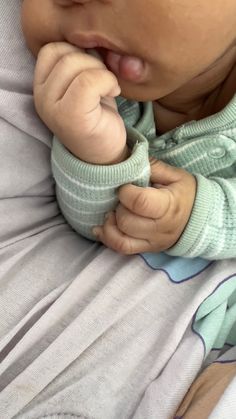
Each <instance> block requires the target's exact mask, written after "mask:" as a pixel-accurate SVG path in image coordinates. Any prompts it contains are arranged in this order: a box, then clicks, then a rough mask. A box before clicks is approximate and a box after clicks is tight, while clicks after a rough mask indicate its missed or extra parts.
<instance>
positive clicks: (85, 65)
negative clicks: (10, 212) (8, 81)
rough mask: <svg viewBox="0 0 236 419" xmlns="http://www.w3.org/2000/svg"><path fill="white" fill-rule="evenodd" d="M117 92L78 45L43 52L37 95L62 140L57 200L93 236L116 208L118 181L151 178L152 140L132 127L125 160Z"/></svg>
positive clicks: (56, 156) (56, 161) (57, 149)
mask: <svg viewBox="0 0 236 419" xmlns="http://www.w3.org/2000/svg"><path fill="white" fill-rule="evenodd" d="M118 93H119V86H118V84H117V80H116V78H115V77H114V75H113V74H112V73H111V72H109V71H108V70H107V69H106V67H105V66H104V64H103V63H101V62H100V61H99V60H98V59H96V58H94V57H91V56H89V55H87V54H85V53H84V52H83V51H81V50H79V49H78V48H76V47H73V46H71V45H69V44H66V43H53V44H48V45H46V46H45V47H43V48H42V50H41V51H40V53H39V56H38V61H37V65H36V71H35V83H34V97H35V104H36V109H37V111H38V113H39V115H40V117H41V119H42V120H43V121H44V122H45V123H46V125H47V126H48V127H49V128H50V129H51V131H52V132H53V133H54V134H56V136H57V137H58V138H59V140H58V139H57V138H55V139H54V142H53V150H52V169H53V175H54V178H55V181H56V190H57V199H58V202H59V205H60V207H61V210H62V212H63V214H64V216H65V218H66V219H67V220H68V222H69V223H70V224H71V226H72V227H73V228H74V229H75V230H76V231H77V232H79V233H81V234H82V235H84V236H86V237H88V238H90V239H95V236H94V235H93V234H92V228H93V227H94V226H96V225H99V224H103V222H104V217H105V214H106V213H107V212H108V211H110V210H112V209H114V208H115V207H116V205H117V203H118V197H117V190H118V188H119V186H120V185H123V184H124V183H131V182H132V183H133V182H134V183H136V184H138V185H142V186H146V185H147V184H148V181H149V175H150V167H149V160H148V144H147V141H146V139H145V138H144V137H142V136H139V135H138V136H136V132H135V130H132V129H130V130H129V139H130V140H132V143H133V144H135V146H134V147H133V149H132V154H131V156H130V157H129V158H128V159H127V157H128V149H127V145H126V130H125V127H124V124H123V121H122V119H121V117H120V116H119V114H118V111H117V108H116V103H115V100H114V96H116V95H117V94H118ZM131 148H132V146H131ZM123 160H125V161H124V162H122V161H123Z"/></svg>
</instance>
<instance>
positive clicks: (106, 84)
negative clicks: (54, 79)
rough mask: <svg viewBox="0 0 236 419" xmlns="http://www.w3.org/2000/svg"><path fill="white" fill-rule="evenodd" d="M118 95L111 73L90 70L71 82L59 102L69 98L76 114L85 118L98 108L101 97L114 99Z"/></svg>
mask: <svg viewBox="0 0 236 419" xmlns="http://www.w3.org/2000/svg"><path fill="white" fill-rule="evenodd" d="M119 93H120V87H119V85H118V81H117V79H116V77H115V75H114V74H113V73H112V72H111V71H109V70H107V69H99V68H97V69H94V68H91V69H88V70H86V71H83V72H82V73H80V74H79V75H77V76H76V77H75V78H74V79H73V80H72V81H71V83H70V85H69V86H67V90H66V91H65V92H64V96H62V98H61V100H62V99H63V98H64V97H65V96H67V98H69V97H70V99H71V103H76V110H77V112H78V113H79V114H80V115H81V114H84V115H85V116H86V114H89V113H90V112H93V111H95V109H96V108H98V106H100V103H101V98H102V97H105V96H110V97H115V96H118V95H119ZM78 99H79V100H78ZM75 101H76V102H75ZM58 102H59V101H58Z"/></svg>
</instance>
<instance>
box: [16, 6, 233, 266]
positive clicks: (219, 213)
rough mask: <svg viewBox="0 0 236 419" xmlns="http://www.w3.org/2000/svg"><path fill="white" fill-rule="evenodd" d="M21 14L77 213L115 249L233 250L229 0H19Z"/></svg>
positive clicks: (77, 220) (59, 165)
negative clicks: (21, 3)
mask: <svg viewBox="0 0 236 419" xmlns="http://www.w3.org/2000/svg"><path fill="white" fill-rule="evenodd" d="M22 22H23V30H24V34H25V37H26V40H27V43H28V46H29V48H30V49H31V51H32V52H33V54H34V55H35V56H36V57H37V63H36V70H35V81H34V97H35V105H36V109H37V112H38V114H39V116H40V118H41V119H42V120H43V121H44V123H45V124H46V125H47V126H48V127H49V129H50V130H51V131H52V132H53V133H54V135H55V138H54V141H53V149H52V168H53V174H54V178H55V181H56V187H57V199H58V202H59V205H60V207H61V210H62V212H63V214H64V216H65V218H66V219H67V220H68V222H69V223H70V224H71V225H72V227H73V228H74V229H75V230H76V231H78V232H79V233H81V234H83V235H84V236H86V237H88V238H90V239H95V238H96V239H97V240H98V241H101V242H102V243H104V244H105V245H106V246H108V247H110V248H112V249H114V250H116V251H118V252H121V253H123V254H134V253H140V252H160V251H166V252H167V253H169V254H171V255H175V256H185V257H197V256H201V257H204V258H208V259H223V258H231V257H235V256H236V221H235V220H236V96H234V95H235V93H236V2H235V0H224V1H223V0H208V1H205V0H192V1H189V0H145V1H144V0H43V1H41V2H39V0H24V1H23V8H22ZM120 95H121V96H120ZM118 96H119V97H118ZM116 97H118V99H117V100H115V98H116Z"/></svg>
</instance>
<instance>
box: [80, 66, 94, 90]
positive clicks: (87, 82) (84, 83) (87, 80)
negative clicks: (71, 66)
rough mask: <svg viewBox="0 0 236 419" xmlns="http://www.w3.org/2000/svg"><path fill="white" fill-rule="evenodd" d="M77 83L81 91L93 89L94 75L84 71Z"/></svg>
mask: <svg viewBox="0 0 236 419" xmlns="http://www.w3.org/2000/svg"><path fill="white" fill-rule="evenodd" d="M76 82H77V84H78V85H79V87H80V88H81V89H91V88H92V86H93V82H94V77H93V74H91V71H89V70H83V71H81V72H80V73H79V74H78V76H77V77H76Z"/></svg>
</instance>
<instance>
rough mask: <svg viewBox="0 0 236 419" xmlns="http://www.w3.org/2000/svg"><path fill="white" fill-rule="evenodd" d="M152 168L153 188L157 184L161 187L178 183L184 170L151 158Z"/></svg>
mask: <svg viewBox="0 0 236 419" xmlns="http://www.w3.org/2000/svg"><path fill="white" fill-rule="evenodd" d="M150 166H151V178H150V179H151V183H152V184H153V186H155V184H157V186H160V185H169V184H170V183H175V182H178V181H179V180H180V178H181V173H182V170H181V169H179V168H177V167H174V166H170V165H169V164H167V163H164V162H163V161H161V160H156V159H155V158H153V157H151V158H150Z"/></svg>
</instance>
